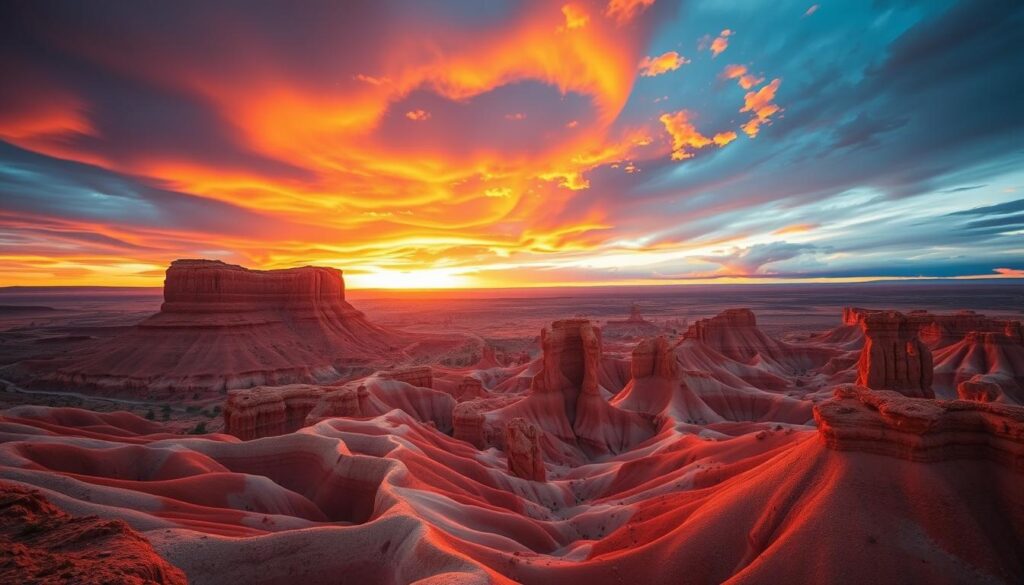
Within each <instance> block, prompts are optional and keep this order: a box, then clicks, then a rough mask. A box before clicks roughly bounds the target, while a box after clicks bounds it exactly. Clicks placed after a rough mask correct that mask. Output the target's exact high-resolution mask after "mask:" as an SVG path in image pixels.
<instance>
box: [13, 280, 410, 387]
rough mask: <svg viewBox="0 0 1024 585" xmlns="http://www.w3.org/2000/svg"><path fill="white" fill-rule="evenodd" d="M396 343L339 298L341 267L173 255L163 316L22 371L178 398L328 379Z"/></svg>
mask: <svg viewBox="0 0 1024 585" xmlns="http://www.w3.org/2000/svg"><path fill="white" fill-rule="evenodd" d="M401 342H402V340H401V338H400V335H399V334H398V333H396V332H394V331H389V330H387V329H384V328H382V327H378V326H376V325H374V324H373V323H371V322H370V321H369V320H367V319H366V317H365V316H364V315H363V313H361V312H359V311H358V310H356V309H355V308H354V307H352V305H350V304H349V303H347V302H346V301H345V282H344V280H343V278H342V273H341V271H340V270H336V269H333V268H322V267H314V266H306V267H303V268H291V269H285V270H266V271H264V270H249V269H246V268H243V267H241V266H234V265H231V264H225V263H223V262H220V261H214V260H176V261H174V262H172V263H171V266H170V267H169V268H168V269H167V277H166V279H165V281H164V302H163V304H162V306H161V308H160V312H159V313H157V314H155V315H153V316H151V317H149V318H147V319H145V320H144V321H142V322H141V323H139V324H138V325H136V326H135V327H133V328H131V329H130V330H129V331H128V332H126V333H124V334H122V335H118V336H116V337H114V338H109V339H104V340H99V341H97V342H95V343H93V344H90V345H88V346H87V347H85V348H83V349H81V350H79V351H77V352H75V353H74V354H73V355H71V356H70V357H69V358H67V359H65V360H64V362H63V363H54V362H46V363H39V364H31V363H28V364H24V366H23V368H22V369H24V368H27V369H29V370H31V371H30V372H29V375H27V376H23V377H27V378H31V379H33V381H34V383H36V384H49V385H52V384H53V383H54V382H58V383H61V384H63V385H66V386H72V387H76V388H84V389H96V390H100V391H107V392H119V391H127V392H131V391H138V390H145V391H147V392H151V393H160V392H165V393H169V394H170V393H173V394H176V395H180V394H181V393H185V392H195V391H200V392H202V391H224V390H227V389H231V388H247V387H253V386H258V385H282V384H293V383H327V382H331V381H334V380H337V379H339V378H341V377H342V376H344V375H348V374H351V373H353V372H358V371H360V369H365V368H366V367H367V366H368V365H369V364H371V363H372V362H374V361H375V360H378V359H380V358H382V357H383V356H386V355H388V354H389V353H392V352H394V350H395V348H396V346H398V345H399V344H401ZM54 370H55V371H56V373H55V374H53V373H52V372H53V371H54Z"/></svg>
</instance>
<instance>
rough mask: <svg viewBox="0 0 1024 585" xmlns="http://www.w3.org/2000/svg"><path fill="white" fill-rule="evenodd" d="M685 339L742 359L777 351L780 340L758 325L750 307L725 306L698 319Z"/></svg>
mask: <svg viewBox="0 0 1024 585" xmlns="http://www.w3.org/2000/svg"><path fill="white" fill-rule="evenodd" d="M683 339H684V340H686V339H692V340H694V341H699V342H701V343H704V344H706V345H707V346H708V347H711V348H713V349H714V350H715V351H717V352H719V353H721V354H722V355H724V356H726V357H728V358H730V359H733V360H736V361H740V362H747V361H749V360H751V359H753V358H754V357H755V356H756V355H757V354H758V353H762V352H764V353H768V354H775V353H778V351H779V349H780V345H779V344H778V343H777V342H775V341H774V340H771V339H769V338H768V336H766V335H765V334H764V333H762V332H761V330H760V329H758V328H757V318H756V317H755V316H754V312H753V311H751V310H750V309H726V310H725V311H722V312H721V313H719V314H717V315H715V316H714V317H709V318H707V319H699V320H697V321H695V322H694V323H693V324H692V325H690V328H689V329H687V330H686V333H685V334H683ZM774 357H779V358H781V357H782V356H781V355H776V356H774Z"/></svg>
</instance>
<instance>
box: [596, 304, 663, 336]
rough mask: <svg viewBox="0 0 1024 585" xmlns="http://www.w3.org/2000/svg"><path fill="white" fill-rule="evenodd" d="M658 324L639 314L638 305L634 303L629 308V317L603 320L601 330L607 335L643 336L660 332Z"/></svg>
mask: <svg viewBox="0 0 1024 585" xmlns="http://www.w3.org/2000/svg"><path fill="white" fill-rule="evenodd" d="M661 331H662V328H661V327H660V326H658V324H656V323H654V322H652V321H648V320H647V319H645V318H644V316H643V315H642V314H640V305H637V304H636V303H634V304H633V305H632V306H631V307H630V309H629V317H627V318H625V319H609V320H608V321H606V322H605V324H604V328H603V329H602V332H603V333H604V334H605V335H607V336H609V337H617V338H637V337H639V338H643V337H652V336H655V335H658V334H659V333H661Z"/></svg>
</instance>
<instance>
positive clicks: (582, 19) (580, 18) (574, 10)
mask: <svg viewBox="0 0 1024 585" xmlns="http://www.w3.org/2000/svg"><path fill="white" fill-rule="evenodd" d="M562 14H563V15H564V16H565V30H573V29H577V28H583V27H584V26H586V25H587V23H588V22H590V15H589V14H587V12H586V11H585V10H583V9H582V8H580V7H579V6H578V5H576V4H566V5H564V6H562Z"/></svg>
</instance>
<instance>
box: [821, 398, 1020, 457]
mask: <svg viewBox="0 0 1024 585" xmlns="http://www.w3.org/2000/svg"><path fill="white" fill-rule="evenodd" d="M814 418H815V421H817V423H818V432H819V433H820V435H821V437H822V439H823V440H824V441H825V444H826V445H828V446H829V448H831V449H838V450H841V451H863V452H866V453H878V454H882V455H888V456H891V457H899V458H903V459H907V460H910V461H950V460H957V459H968V460H979V459H991V460H993V461H997V462H999V463H1001V464H1003V465H1005V466H1006V467H1008V468H1010V469H1012V470H1014V471H1017V472H1019V473H1024V408H1022V407H1011V406H1005V405H998V404H984V403H980V402H977V401H969V400H951V401H945V400H930V399H925V398H909V397H907V396H904V395H902V394H900V393H898V392H893V391H889V390H871V389H868V388H864V387H862V386H854V385H845V386H839V387H838V388H836V391H835V400H832V401H830V402H827V403H825V404H821V405H819V406H817V407H816V408H815V410H814Z"/></svg>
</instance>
